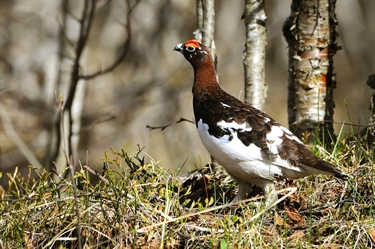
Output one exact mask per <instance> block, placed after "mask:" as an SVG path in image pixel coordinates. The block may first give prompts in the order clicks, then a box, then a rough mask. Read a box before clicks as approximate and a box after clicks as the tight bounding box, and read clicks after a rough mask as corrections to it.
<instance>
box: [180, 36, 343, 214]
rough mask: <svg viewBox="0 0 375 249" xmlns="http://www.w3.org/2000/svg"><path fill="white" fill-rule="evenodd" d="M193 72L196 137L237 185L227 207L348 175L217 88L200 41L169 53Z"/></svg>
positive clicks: (273, 199) (269, 201)
mask: <svg viewBox="0 0 375 249" xmlns="http://www.w3.org/2000/svg"><path fill="white" fill-rule="evenodd" d="M173 50H174V51H177V52H180V53H181V54H182V55H183V56H184V57H185V59H186V60H187V61H188V62H190V64H191V66H192V67H193V71H194V83H193V87H192V93H193V110H194V119H195V124H196V127H197V130H198V134H199V137H200V139H201V141H202V143H203V145H204V146H205V148H206V149H207V151H208V152H209V153H210V154H211V156H212V157H213V158H214V159H215V160H216V161H217V162H218V164H220V165H221V166H222V167H224V168H225V170H226V171H227V172H228V173H229V175H230V176H231V177H232V178H233V179H234V180H235V181H236V182H237V187H238V192H237V195H236V196H235V197H234V199H233V200H232V201H231V203H238V202H239V201H240V200H242V199H244V198H245V197H246V195H247V193H248V192H249V191H250V190H251V188H252V186H253V185H257V186H258V187H260V188H262V190H263V192H264V196H265V204H266V206H267V207H269V206H271V205H272V204H273V203H275V202H276V201H277V200H278V195H277V192H276V189H275V181H278V180H282V179H288V178H290V179H297V178H302V177H305V176H309V175H315V174H323V175H332V176H335V177H337V178H340V179H347V175H346V174H345V173H343V172H342V171H340V170H339V169H338V168H336V167H335V166H334V165H332V164H331V163H329V162H326V161H324V160H322V159H320V158H318V157H317V156H315V155H314V154H313V153H312V152H310V151H309V149H308V148H307V147H306V146H305V145H304V144H303V143H302V142H301V140H300V139H299V138H298V137H297V136H296V135H294V134H293V133H292V132H291V131H290V130H288V129H287V128H285V127H284V126H282V125H280V124H279V123H278V122H276V121H275V120H274V119H273V118H271V117H270V116H268V115H267V114H266V113H264V112H262V111H260V110H258V109H256V108H255V107H253V106H251V105H249V104H246V103H244V102H242V101H240V100H239V99H237V98H235V97H233V96H232V95H230V94H229V93H227V92H225V91H224V90H223V89H222V88H221V87H220V86H219V83H218V80H217V77H216V69H215V64H214V60H213V58H212V55H211V53H210V50H209V49H208V48H207V47H206V46H205V45H204V44H202V43H201V42H200V41H199V40H195V39H192V40H188V41H186V42H185V43H179V44H178V45H176V46H175V47H174V49H173Z"/></svg>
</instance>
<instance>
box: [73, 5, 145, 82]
mask: <svg viewBox="0 0 375 249" xmlns="http://www.w3.org/2000/svg"><path fill="white" fill-rule="evenodd" d="M139 2H140V1H136V2H135V3H134V5H133V6H132V5H131V3H130V1H129V0H125V3H126V5H127V8H128V13H127V15H126V25H125V30H126V33H127V38H126V40H125V42H124V44H123V46H122V47H123V51H122V53H121V54H120V56H119V57H118V58H117V60H115V61H114V62H113V63H112V65H109V66H108V67H107V68H105V69H99V70H98V71H97V72H95V73H93V74H89V75H79V78H80V79H84V80H91V79H93V78H95V77H98V76H100V75H104V74H106V73H109V72H112V71H113V70H114V69H115V68H116V67H117V66H118V65H120V64H121V62H122V61H123V60H124V59H125V57H126V55H127V54H128V52H129V47H130V41H131V14H132V12H133V10H134V9H135V7H136V6H137V4H138V3H139Z"/></svg>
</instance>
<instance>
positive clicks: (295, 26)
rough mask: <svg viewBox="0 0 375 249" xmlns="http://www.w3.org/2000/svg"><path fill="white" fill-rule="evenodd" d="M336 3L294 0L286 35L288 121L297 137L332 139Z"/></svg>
mask: <svg viewBox="0 0 375 249" xmlns="http://www.w3.org/2000/svg"><path fill="white" fill-rule="evenodd" d="M335 4H336V1H335V0H317V1H315V0H314V1H313V0H307V1H305V0H293V2H292V5H291V14H290V16H289V18H288V19H287V20H286V21H285V23H284V27H283V32H284V36H285V38H286V40H287V42H288V46H289V86H288V88H289V96H288V115H289V117H288V122H289V126H290V127H291V129H292V130H293V131H294V132H296V134H297V135H298V136H300V137H301V136H302V134H304V136H305V138H307V140H308V141H310V142H311V141H313V140H314V139H313V136H312V135H311V134H312V133H314V132H316V131H320V135H322V136H323V138H324V139H328V141H329V140H330V139H331V138H332V136H333V108H334V102H333V89H334V88H335V86H336V80H335V79H336V75H335V73H334V72H333V56H334V54H335V53H336V51H337V50H338V46H337V45H336V38H337V36H338V34H337V32H336V25H337V20H336V17H335Z"/></svg>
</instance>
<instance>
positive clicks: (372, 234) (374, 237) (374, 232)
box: [368, 228, 375, 242]
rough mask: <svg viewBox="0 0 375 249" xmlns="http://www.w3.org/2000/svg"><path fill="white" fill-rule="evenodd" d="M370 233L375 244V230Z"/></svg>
mask: <svg viewBox="0 0 375 249" xmlns="http://www.w3.org/2000/svg"><path fill="white" fill-rule="evenodd" d="M368 233H369V234H370V237H371V239H372V241H374V242H375V228H373V229H371V230H370V231H369V232H368Z"/></svg>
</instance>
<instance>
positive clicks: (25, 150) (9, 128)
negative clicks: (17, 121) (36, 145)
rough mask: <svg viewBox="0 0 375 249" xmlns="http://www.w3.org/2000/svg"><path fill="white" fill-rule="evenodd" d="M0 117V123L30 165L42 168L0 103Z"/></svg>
mask: <svg viewBox="0 0 375 249" xmlns="http://www.w3.org/2000/svg"><path fill="white" fill-rule="evenodd" d="M0 119H1V123H2V124H3V127H4V130H5V132H6V134H7V135H8V136H9V138H10V139H11V140H12V141H13V142H14V143H15V144H16V145H17V147H18V148H19V149H20V151H21V152H22V154H23V155H24V156H25V158H26V159H27V161H28V162H29V163H30V165H33V166H36V167H38V168H42V164H41V163H40V162H39V160H38V159H37V158H36V156H35V155H34V153H33V152H32V151H31V150H30V149H29V147H28V146H27V145H26V143H25V142H24V141H23V140H22V138H21V137H20V136H19V135H18V133H17V132H16V130H15V129H14V127H13V125H12V122H11V121H10V119H9V117H8V114H7V112H6V110H5V107H4V106H3V105H2V104H1V103H0Z"/></svg>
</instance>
